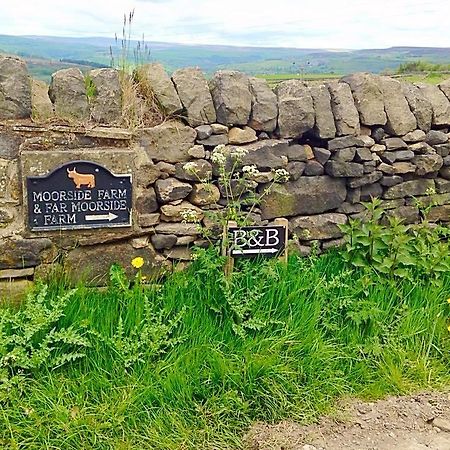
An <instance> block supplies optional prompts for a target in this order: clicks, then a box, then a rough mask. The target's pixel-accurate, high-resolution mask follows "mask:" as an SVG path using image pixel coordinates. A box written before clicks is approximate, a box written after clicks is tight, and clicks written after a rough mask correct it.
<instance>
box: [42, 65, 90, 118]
mask: <svg viewBox="0 0 450 450" xmlns="http://www.w3.org/2000/svg"><path fill="white" fill-rule="evenodd" d="M48 95H49V97H50V100H51V101H52V103H53V105H54V108H55V114H56V115H57V116H58V117H61V118H63V119H68V120H81V121H83V120H87V119H89V104H88V98H87V96H86V86H85V80H84V76H83V74H82V73H81V70H80V69H76V68H70V69H63V70H58V71H57V72H55V73H54V74H53V75H52V81H51V83H50V87H49V90H48Z"/></svg>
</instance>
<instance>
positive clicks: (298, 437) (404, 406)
mask: <svg viewBox="0 0 450 450" xmlns="http://www.w3.org/2000/svg"><path fill="white" fill-rule="evenodd" d="M245 441H246V449H248V450H340V449H350V450H391V449H395V450H450V393H448V392H444V393H436V392H433V393H421V394H415V395H409V396H403V397H389V398H387V399H385V400H380V401H376V402H362V401H360V400H354V399H353V400H346V401H343V402H340V403H339V405H337V408H336V411H335V413H334V414H333V415H332V416H331V415H330V416H324V417H322V418H321V419H320V420H319V421H318V423H316V424H311V425H300V424H298V423H295V422H290V421H284V422H280V423H278V424H275V425H269V424H265V423H256V424H255V425H253V427H252V428H251V429H250V431H249V432H248V434H247V436H246V440H245Z"/></svg>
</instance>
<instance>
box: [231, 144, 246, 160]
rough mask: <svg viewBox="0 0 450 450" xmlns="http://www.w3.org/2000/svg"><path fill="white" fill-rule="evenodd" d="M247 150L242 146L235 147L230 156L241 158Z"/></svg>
mask: <svg viewBox="0 0 450 450" xmlns="http://www.w3.org/2000/svg"><path fill="white" fill-rule="evenodd" d="M247 153H248V150H247V149H245V148H242V147H235V148H234V149H233V150H232V151H231V152H230V156H231V157H232V158H234V159H237V160H241V159H242V158H243V157H244V156H245V155H246V154H247Z"/></svg>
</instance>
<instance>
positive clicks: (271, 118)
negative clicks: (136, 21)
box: [249, 77, 278, 133]
mask: <svg viewBox="0 0 450 450" xmlns="http://www.w3.org/2000/svg"><path fill="white" fill-rule="evenodd" d="M249 83H250V92H251V94H252V111H251V114H250V121H249V125H250V126H251V127H252V128H253V129H254V130H257V131H267V132H269V133H270V132H272V131H274V130H275V128H276V126H277V117H278V103H277V96H276V95H275V94H274V93H273V91H272V89H270V87H269V86H268V84H267V82H266V80H264V79H262V78H254V77H251V78H250V79H249Z"/></svg>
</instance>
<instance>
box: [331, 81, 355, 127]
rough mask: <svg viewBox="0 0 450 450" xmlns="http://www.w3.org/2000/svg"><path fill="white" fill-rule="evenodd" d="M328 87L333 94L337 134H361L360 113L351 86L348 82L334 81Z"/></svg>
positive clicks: (332, 105)
mask: <svg viewBox="0 0 450 450" xmlns="http://www.w3.org/2000/svg"><path fill="white" fill-rule="evenodd" d="M327 87H328V90H329V92H330V96H331V109H332V111H333V116H334V122H335V125H336V133H337V135H338V136H345V135H347V134H359V131H360V124H359V113H358V110H357V109H356V106H355V103H354V100H353V95H352V91H351V89H350V86H349V85H348V84H346V83H338V82H333V83H329V84H328V85H327Z"/></svg>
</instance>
